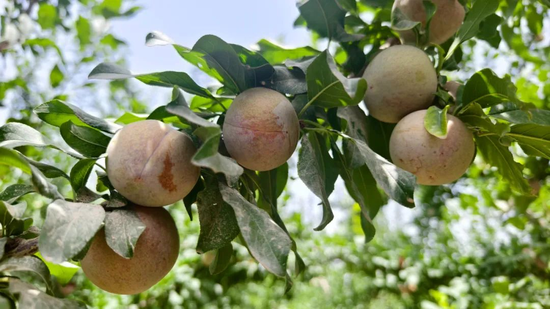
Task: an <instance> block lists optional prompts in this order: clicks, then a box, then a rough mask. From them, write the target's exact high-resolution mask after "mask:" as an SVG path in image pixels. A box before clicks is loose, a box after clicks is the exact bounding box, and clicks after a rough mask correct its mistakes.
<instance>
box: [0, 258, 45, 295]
mask: <svg viewBox="0 0 550 309" xmlns="http://www.w3.org/2000/svg"><path fill="white" fill-rule="evenodd" d="M12 271H16V272H30V273H33V274H35V275H37V276H38V277H39V278H40V279H42V281H44V283H45V285H46V288H47V290H48V291H53V284H52V278H51V276H50V271H49V270H48V267H47V266H46V264H44V262H42V260H41V259H39V258H37V257H36V256H24V257H13V258H9V259H6V260H4V261H2V262H1V263H0V272H12Z"/></svg>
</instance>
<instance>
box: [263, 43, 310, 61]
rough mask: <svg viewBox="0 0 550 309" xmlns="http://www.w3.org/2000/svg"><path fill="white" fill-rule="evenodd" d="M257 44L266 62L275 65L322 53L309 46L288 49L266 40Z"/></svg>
mask: <svg viewBox="0 0 550 309" xmlns="http://www.w3.org/2000/svg"><path fill="white" fill-rule="evenodd" d="M257 44H258V47H259V48H260V51H259V53H260V54H261V55H262V56H263V57H264V58H265V60H267V61H269V62H270V63H273V64H278V63H284V62H285V61H287V60H289V59H292V60H298V59H301V58H304V57H310V56H316V55H318V54H319V53H320V51H318V50H316V49H315V48H312V47H309V46H305V47H299V48H291V49H287V48H284V47H281V46H278V45H276V44H274V43H272V42H269V41H268V40H265V39H262V40H260V41H259V42H258V43H257Z"/></svg>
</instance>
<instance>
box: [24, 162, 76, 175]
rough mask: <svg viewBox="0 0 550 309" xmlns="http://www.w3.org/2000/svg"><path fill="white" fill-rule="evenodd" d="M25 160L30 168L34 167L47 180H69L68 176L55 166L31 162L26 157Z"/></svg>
mask: <svg viewBox="0 0 550 309" xmlns="http://www.w3.org/2000/svg"><path fill="white" fill-rule="evenodd" d="M25 160H27V162H29V163H30V164H31V165H32V166H34V167H36V168H37V169H38V170H39V171H40V172H42V173H43V174H44V176H46V177H48V178H59V177H63V178H65V179H69V176H68V175H67V174H65V172H64V171H62V170H60V169H59V168H57V167H55V166H52V165H49V164H46V163H42V162H38V161H34V160H31V159H29V158H27V157H25Z"/></svg>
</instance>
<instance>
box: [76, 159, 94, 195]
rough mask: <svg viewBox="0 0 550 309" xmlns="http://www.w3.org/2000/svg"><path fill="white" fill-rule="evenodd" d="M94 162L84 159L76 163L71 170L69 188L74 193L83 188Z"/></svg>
mask: <svg viewBox="0 0 550 309" xmlns="http://www.w3.org/2000/svg"><path fill="white" fill-rule="evenodd" d="M95 162H96V160H93V159H85V160H80V161H78V162H77V163H76V164H75V165H74V166H73V168H72V169H71V173H70V177H71V186H72V187H73V190H74V191H75V192H78V191H80V189H82V188H83V187H85V186H86V183H87V182H88V178H90V174H91V173H92V170H93V168H94V165H95Z"/></svg>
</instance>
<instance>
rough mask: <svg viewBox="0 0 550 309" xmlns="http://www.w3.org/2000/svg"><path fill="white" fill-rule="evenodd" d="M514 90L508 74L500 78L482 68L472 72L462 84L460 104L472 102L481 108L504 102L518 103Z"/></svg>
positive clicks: (466, 104)
mask: <svg viewBox="0 0 550 309" xmlns="http://www.w3.org/2000/svg"><path fill="white" fill-rule="evenodd" d="M516 91H517V88H516V86H515V85H514V84H513V83H512V80H511V78H510V75H506V76H505V77H504V78H500V77H498V76H497V75H496V74H495V72H493V71H491V69H484V70H481V71H479V72H477V73H476V74H474V75H473V76H472V77H471V78H470V79H469V80H468V82H467V83H466V85H465V86H464V92H463V94H462V106H463V107H465V106H468V104H470V103H474V102H475V103H478V104H479V105H480V106H481V107H482V108H486V107H490V106H494V105H497V104H501V103H505V102H513V103H519V100H518V98H517V96H516Z"/></svg>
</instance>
